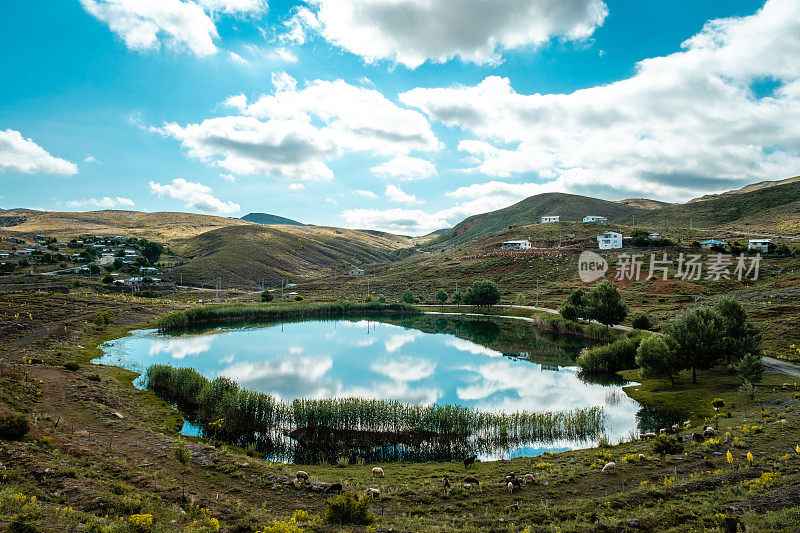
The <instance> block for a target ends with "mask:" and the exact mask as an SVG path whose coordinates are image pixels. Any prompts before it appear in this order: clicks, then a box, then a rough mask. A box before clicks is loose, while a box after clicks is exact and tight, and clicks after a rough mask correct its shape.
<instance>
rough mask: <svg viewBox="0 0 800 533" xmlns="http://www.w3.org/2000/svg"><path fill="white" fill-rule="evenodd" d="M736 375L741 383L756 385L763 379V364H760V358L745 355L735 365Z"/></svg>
mask: <svg viewBox="0 0 800 533" xmlns="http://www.w3.org/2000/svg"><path fill="white" fill-rule="evenodd" d="M736 373H737V374H739V377H740V378H741V379H742V382H749V383H758V382H759V381H761V378H763V377H764V363H762V362H761V356H760V355H759V356H756V355H753V354H751V353H749V354H746V355H745V356H744V357H742V360H741V361H739V364H738V365H736Z"/></svg>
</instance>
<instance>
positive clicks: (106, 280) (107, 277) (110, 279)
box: [100, 274, 114, 284]
mask: <svg viewBox="0 0 800 533" xmlns="http://www.w3.org/2000/svg"><path fill="white" fill-rule="evenodd" d="M100 281H102V282H103V283H105V284H108V283H112V282H113V281H114V277H113V276H112V275H111V274H106V275H105V276H103V279H102V280H100Z"/></svg>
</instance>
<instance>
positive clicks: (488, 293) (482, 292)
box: [465, 280, 500, 307]
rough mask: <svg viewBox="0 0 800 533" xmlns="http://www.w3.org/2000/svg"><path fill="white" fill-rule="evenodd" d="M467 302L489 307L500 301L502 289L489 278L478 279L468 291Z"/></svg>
mask: <svg viewBox="0 0 800 533" xmlns="http://www.w3.org/2000/svg"><path fill="white" fill-rule="evenodd" d="M465 300H466V303H468V304H469V305H485V306H486V307H489V306H490V305H494V304H496V303H497V302H499V301H500V291H499V290H498V288H497V285H495V284H494V283H493V282H491V281H489V280H483V281H476V282H475V283H473V284H472V286H471V287H470V288H469V290H468V291H467V295H466V298H465Z"/></svg>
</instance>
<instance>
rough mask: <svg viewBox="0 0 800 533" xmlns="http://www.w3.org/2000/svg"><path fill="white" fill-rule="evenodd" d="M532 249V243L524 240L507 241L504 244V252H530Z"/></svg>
mask: <svg viewBox="0 0 800 533" xmlns="http://www.w3.org/2000/svg"><path fill="white" fill-rule="evenodd" d="M530 247H531V241H529V240H527V239H526V240H522V241H506V242H504V243H503V249H504V250H529V249H530Z"/></svg>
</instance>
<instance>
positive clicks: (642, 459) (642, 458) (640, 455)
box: [639, 453, 647, 461]
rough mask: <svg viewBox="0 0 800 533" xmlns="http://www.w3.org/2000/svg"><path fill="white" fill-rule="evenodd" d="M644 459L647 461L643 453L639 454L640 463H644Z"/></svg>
mask: <svg viewBox="0 0 800 533" xmlns="http://www.w3.org/2000/svg"><path fill="white" fill-rule="evenodd" d="M646 459H647V457H645V456H644V454H643V453H640V454H639V460H640V461H644V460H646Z"/></svg>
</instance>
